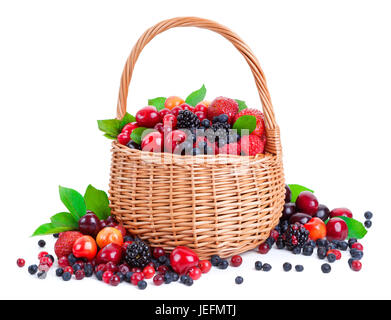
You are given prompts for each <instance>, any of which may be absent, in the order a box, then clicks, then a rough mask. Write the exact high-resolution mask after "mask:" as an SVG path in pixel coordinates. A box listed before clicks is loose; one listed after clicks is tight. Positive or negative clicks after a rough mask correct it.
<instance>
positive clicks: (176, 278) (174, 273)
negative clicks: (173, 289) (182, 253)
mask: <svg viewBox="0 0 391 320" xmlns="http://www.w3.org/2000/svg"><path fill="white" fill-rule="evenodd" d="M171 278H172V281H178V280H179V275H178V274H177V273H176V272H171Z"/></svg>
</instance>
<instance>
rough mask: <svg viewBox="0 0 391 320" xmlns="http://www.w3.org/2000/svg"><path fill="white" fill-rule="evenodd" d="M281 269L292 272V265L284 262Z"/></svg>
mask: <svg viewBox="0 0 391 320" xmlns="http://www.w3.org/2000/svg"><path fill="white" fill-rule="evenodd" d="M282 268H283V269H284V271H285V272H288V271H291V270H292V265H291V264H290V263H289V262H285V263H284V264H283V265H282Z"/></svg>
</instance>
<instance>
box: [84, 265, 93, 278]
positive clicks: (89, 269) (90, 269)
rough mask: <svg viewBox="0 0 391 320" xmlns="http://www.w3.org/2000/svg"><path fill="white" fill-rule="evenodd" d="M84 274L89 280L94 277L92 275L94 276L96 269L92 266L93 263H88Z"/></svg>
mask: <svg viewBox="0 0 391 320" xmlns="http://www.w3.org/2000/svg"><path fill="white" fill-rule="evenodd" d="M84 273H85V275H86V277H87V278H90V277H92V275H93V274H94V267H93V266H92V264H91V263H87V264H86V265H85V266H84Z"/></svg>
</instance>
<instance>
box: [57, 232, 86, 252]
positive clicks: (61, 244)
mask: <svg viewBox="0 0 391 320" xmlns="http://www.w3.org/2000/svg"><path fill="white" fill-rule="evenodd" d="M82 236H83V234H81V233H80V232H78V231H67V232H63V233H62V234H61V236H60V237H59V238H58V240H57V241H56V244H55V245H54V252H55V253H56V255H57V257H58V258H61V257H64V256H65V257H66V256H68V255H69V254H71V253H72V248H73V244H74V243H75V241H76V240H77V239H79V238H80V237H82Z"/></svg>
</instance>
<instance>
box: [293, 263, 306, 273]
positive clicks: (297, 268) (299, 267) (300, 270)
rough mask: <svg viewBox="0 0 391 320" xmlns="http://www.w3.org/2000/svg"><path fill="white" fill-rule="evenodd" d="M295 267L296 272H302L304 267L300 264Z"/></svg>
mask: <svg viewBox="0 0 391 320" xmlns="http://www.w3.org/2000/svg"><path fill="white" fill-rule="evenodd" d="M295 269H296V271H297V272H302V271H303V270H304V267H303V266H302V265H301V264H298V265H296V266H295Z"/></svg>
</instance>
